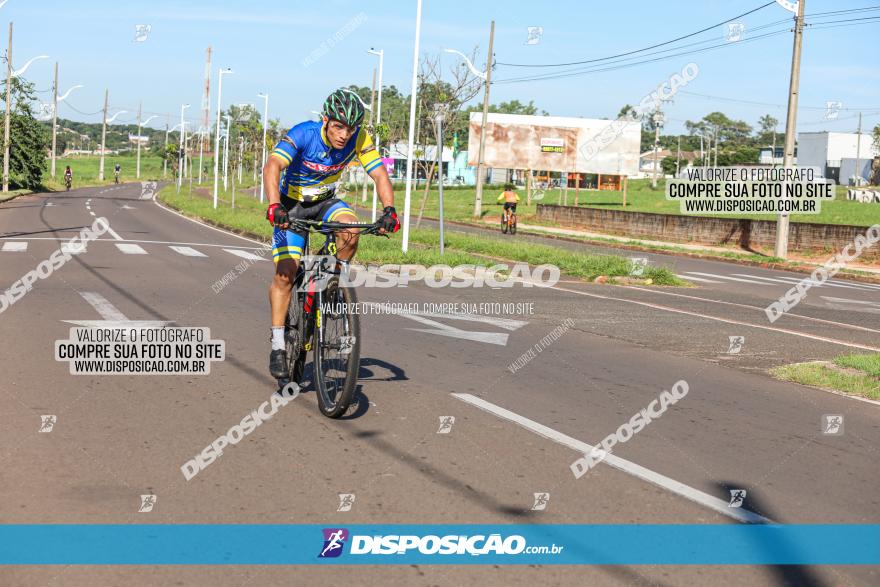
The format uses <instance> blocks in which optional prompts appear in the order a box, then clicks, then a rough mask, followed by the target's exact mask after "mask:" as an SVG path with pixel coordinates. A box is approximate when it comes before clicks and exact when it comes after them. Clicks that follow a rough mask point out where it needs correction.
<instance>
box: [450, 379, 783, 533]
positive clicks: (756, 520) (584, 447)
mask: <svg viewBox="0 0 880 587" xmlns="http://www.w3.org/2000/svg"><path fill="white" fill-rule="evenodd" d="M450 395H452V397H454V398H456V399H460V400H461V401H463V402H466V403H469V404H471V405H472V406H475V407H477V408H479V409H481V410H484V411H486V412H489V413H490V414H494V415H495V416H498V417H500V418H504V419H505V420H508V421H510V422H513V423H514V424H518V425H519V426H522V427H523V428H525V429H526V430H529V431H531V432H534V433H535V434H537V435H538V436H543V437H544V438H547V439H549V440H552V441H553V442H555V443H557V444H561V445H562V446H567V447H568V448H570V449H572V450H576V451H577V452H579V453H580V454H582V455H585V454H589V453H590V451H591V450H593V448H594V447H593V446H591V445H589V444H587V443H586V442H582V441H580V440H578V439H576V438H572V437H571V436H568V435H567V434H563V433H562V432H558V431H556V430H554V429H552V428H548V427H547V426H544V425H543V424H539V423H537V422H535V421H534V420H529V419H528V418H526V417H524V416H520V415H519V414H516V413H514V412H511V411H510V410H505V409H504V408H502V407H500V406H496V405H495V404H493V403H490V402H487V401H486V400H484V399H481V398H479V397H476V396H474V395H471V394H469V393H453V394H450ZM602 462H603V463H605V464H607V465H608V466H610V467H614V468H615V469H618V470H620V471H623V472H624V473H627V474H629V475H632V476H633V477H637V478H639V479H641V480H643V481H647V482H648V483H652V484H654V485H657V486H658V487H661V488H663V489H665V490H667V491H669V492H671V493H675V494H676V495H680V496H681V497H684V498H685V499H689V500H690V501H693V502H696V503H698V504H700V505H702V506H705V507H707V508H709V509H711V510H714V511H715V512H717V513H719V514H723V515H725V516H729V517H731V518H733V519H734V520H737V521H739V522H745V523H748V524H772V523H773V521H772V520H769V519H768V518H765V517H764V516H761V515H758V514H756V513H754V512H750V511H749V510H746V509H742V508H731V507H730V506H728V502H726V501H724V500H721V499H718V498H717V497H714V496H712V495H709V494H708V493H704V492H702V491H700V490H699V489H694V488H693V487H690V486H689V485H685V484H684V483H681V482H679V481H676V480H675V479H671V478H669V477H666V476H665V475H661V474H660V473H657V472H655V471H652V470H650V469H646V468H645V467H643V466H641V465H638V464H636V463H633V462H632V461H628V460H626V459H622V458H620V457H618V456H615V455H613V454H611V453H606V456H605V459H604V460H603V461H602Z"/></svg>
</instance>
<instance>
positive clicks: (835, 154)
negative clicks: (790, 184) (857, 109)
mask: <svg viewBox="0 0 880 587" xmlns="http://www.w3.org/2000/svg"><path fill="white" fill-rule="evenodd" d="M873 142H874V141H873V137H872V136H871V134H870V133H862V135H861V141H859V135H858V134H856V133H847V132H827V131H822V132H802V133H798V165H799V166H800V167H817V168H819V169H820V170H823V171H824V175H825V177H827V178H828V179H833V180H834V181H836V182H838V183H844V184H846V183H847V178H846V177H841V173H840V165H841V160H842V159H855V158H856V156H858V157H859V159H862V160H868V159H873V158H874V157H876V156H878V155H880V152H878V151H877V149H875V148H874V144H873ZM859 167H861V165H860V166H859ZM854 168H855V166H853V169H854ZM841 180H842V181H841Z"/></svg>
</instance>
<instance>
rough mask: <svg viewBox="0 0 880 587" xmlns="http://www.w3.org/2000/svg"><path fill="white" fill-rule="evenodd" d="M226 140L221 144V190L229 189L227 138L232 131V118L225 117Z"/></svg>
mask: <svg viewBox="0 0 880 587" xmlns="http://www.w3.org/2000/svg"><path fill="white" fill-rule="evenodd" d="M225 118H226V138H225V139H224V143H223V190H224V191H225V190H228V189H229V136H230V133H231V131H232V116H230V115H229V114H227V115H226V117H225Z"/></svg>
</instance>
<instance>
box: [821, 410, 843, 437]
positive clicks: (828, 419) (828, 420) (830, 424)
mask: <svg viewBox="0 0 880 587" xmlns="http://www.w3.org/2000/svg"><path fill="white" fill-rule="evenodd" d="M822 434H827V435H828V436H840V435H841V434H843V416H842V415H841V414H825V415H823V416H822Z"/></svg>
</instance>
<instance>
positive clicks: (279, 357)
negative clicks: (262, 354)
mask: <svg viewBox="0 0 880 587" xmlns="http://www.w3.org/2000/svg"><path fill="white" fill-rule="evenodd" d="M269 373H271V374H272V377H274V378H275V379H282V378H285V377H290V373H289V372H288V370H287V351H286V350H284V349H277V350H274V351H272V352H271V353H269Z"/></svg>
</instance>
